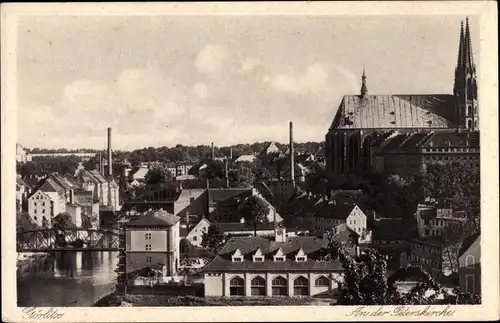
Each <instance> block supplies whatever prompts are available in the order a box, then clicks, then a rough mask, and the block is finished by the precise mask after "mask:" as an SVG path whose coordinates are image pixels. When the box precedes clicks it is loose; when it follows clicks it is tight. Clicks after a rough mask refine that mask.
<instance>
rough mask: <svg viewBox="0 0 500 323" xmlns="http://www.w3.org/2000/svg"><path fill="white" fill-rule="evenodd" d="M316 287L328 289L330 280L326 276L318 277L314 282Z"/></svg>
mask: <svg viewBox="0 0 500 323" xmlns="http://www.w3.org/2000/svg"><path fill="white" fill-rule="evenodd" d="M314 285H315V286H316V287H328V286H329V285H330V280H329V279H328V278H326V277H325V276H321V277H318V278H317V279H316V281H315V282H314Z"/></svg>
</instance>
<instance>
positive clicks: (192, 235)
mask: <svg viewBox="0 0 500 323" xmlns="http://www.w3.org/2000/svg"><path fill="white" fill-rule="evenodd" d="M209 227H210V221H208V219H207V218H205V217H202V218H201V220H200V221H199V222H198V223H197V224H196V225H195V226H194V227H189V226H185V227H184V228H182V227H181V231H180V232H181V233H180V235H181V237H182V238H185V239H187V240H188V241H189V242H190V243H191V244H192V245H193V246H196V247H200V246H201V242H202V240H203V233H205V232H207V231H208V228H209Z"/></svg>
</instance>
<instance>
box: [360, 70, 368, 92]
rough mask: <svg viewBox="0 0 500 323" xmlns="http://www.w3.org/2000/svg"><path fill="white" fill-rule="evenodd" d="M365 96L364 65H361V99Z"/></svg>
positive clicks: (366, 89) (366, 90)
mask: <svg viewBox="0 0 500 323" xmlns="http://www.w3.org/2000/svg"><path fill="white" fill-rule="evenodd" d="M367 94H368V88H367V87H366V74H365V64H363V75H362V76H361V97H362V98H365V97H366V95H367Z"/></svg>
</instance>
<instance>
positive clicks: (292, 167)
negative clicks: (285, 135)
mask: <svg viewBox="0 0 500 323" xmlns="http://www.w3.org/2000/svg"><path fill="white" fill-rule="evenodd" d="M289 150H290V180H291V181H292V185H293V187H295V162H294V158H295V156H294V155H295V150H294V149H293V122H291V121H290V149H289Z"/></svg>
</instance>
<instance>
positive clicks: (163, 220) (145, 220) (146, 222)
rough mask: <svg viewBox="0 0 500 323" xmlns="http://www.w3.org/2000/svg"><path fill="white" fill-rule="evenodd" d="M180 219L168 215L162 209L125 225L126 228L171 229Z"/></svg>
mask: <svg viewBox="0 0 500 323" xmlns="http://www.w3.org/2000/svg"><path fill="white" fill-rule="evenodd" d="M179 220H180V218H179V217H178V216H175V215H173V214H170V213H168V212H166V211H164V210H163V209H161V210H158V211H153V212H151V213H149V214H147V215H143V216H141V217H139V218H138V219H135V220H132V221H130V222H128V223H127V224H126V226H127V227H171V226H173V225H175V224H176V223H177V222H179Z"/></svg>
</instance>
